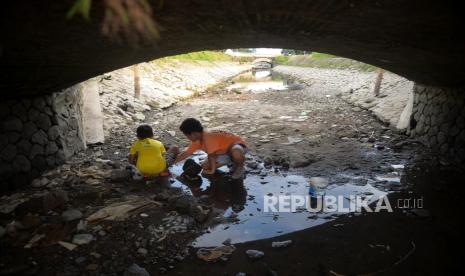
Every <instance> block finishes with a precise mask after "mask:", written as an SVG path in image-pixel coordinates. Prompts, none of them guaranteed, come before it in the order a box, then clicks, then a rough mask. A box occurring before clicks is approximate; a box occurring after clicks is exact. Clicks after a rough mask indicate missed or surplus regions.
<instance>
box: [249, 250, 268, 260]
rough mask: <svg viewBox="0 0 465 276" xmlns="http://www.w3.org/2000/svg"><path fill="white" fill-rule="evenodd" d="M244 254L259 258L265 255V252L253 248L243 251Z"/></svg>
mask: <svg viewBox="0 0 465 276" xmlns="http://www.w3.org/2000/svg"><path fill="white" fill-rule="evenodd" d="M245 254H247V256H248V257H249V258H251V259H260V258H262V257H263V256H265V253H263V251H260V250H255V249H249V250H247V251H245Z"/></svg>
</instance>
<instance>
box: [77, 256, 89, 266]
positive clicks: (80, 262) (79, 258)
mask: <svg viewBox="0 0 465 276" xmlns="http://www.w3.org/2000/svg"><path fill="white" fill-rule="evenodd" d="M86 260H87V258H86V257H84V256H80V257H77V258H76V259H74V261H75V262H76V264H78V265H80V264H83V263H84V262H85V261H86Z"/></svg>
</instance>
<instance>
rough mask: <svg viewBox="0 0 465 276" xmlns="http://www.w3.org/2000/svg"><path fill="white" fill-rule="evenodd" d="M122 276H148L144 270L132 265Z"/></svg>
mask: <svg viewBox="0 0 465 276" xmlns="http://www.w3.org/2000/svg"><path fill="white" fill-rule="evenodd" d="M124 276H150V274H149V273H148V272H147V270H145V268H143V267H140V266H138V265H137V264H132V265H131V266H130V267H129V268H128V269H127V270H126V271H125V272H124Z"/></svg>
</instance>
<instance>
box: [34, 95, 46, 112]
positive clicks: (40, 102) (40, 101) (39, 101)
mask: <svg viewBox="0 0 465 276" xmlns="http://www.w3.org/2000/svg"><path fill="white" fill-rule="evenodd" d="M32 105H33V106H34V107H35V108H37V110H42V109H44V107H45V105H46V102H45V99H44V98H43V97H41V96H37V97H35V98H34V99H33V100H32Z"/></svg>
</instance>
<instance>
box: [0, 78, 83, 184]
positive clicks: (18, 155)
mask: <svg viewBox="0 0 465 276" xmlns="http://www.w3.org/2000/svg"><path fill="white" fill-rule="evenodd" d="M80 101H81V94H80V85H75V86H73V87H71V88H68V89H65V90H63V91H61V92H58V93H53V94H50V95H44V96H36V97H33V98H22V99H16V100H8V101H5V102H2V103H0V129H1V133H0V191H5V190H9V189H11V188H13V187H17V186H18V185H24V184H27V183H28V182H29V181H30V180H31V179H32V178H35V177H37V176H38V175H39V174H40V173H41V172H43V171H44V170H46V169H48V168H53V167H55V166H56V165H58V164H62V163H63V162H64V161H65V160H66V159H67V158H68V157H70V156H71V155H73V154H74V153H75V152H77V151H79V150H81V149H83V148H84V147H85V142H84V138H83V134H82V128H81V124H82V122H81V112H80V110H81V107H80Z"/></svg>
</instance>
